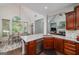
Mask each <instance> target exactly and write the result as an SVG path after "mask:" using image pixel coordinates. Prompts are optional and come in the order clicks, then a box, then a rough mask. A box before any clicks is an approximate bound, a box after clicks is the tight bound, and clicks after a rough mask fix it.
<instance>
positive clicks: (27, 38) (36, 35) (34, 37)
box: [21, 34, 43, 42]
mask: <svg viewBox="0 0 79 59" xmlns="http://www.w3.org/2000/svg"><path fill="white" fill-rule="evenodd" d="M21 38H22V39H23V40H24V41H25V42H29V41H32V40H37V39H40V38H43V34H34V35H28V36H21Z"/></svg>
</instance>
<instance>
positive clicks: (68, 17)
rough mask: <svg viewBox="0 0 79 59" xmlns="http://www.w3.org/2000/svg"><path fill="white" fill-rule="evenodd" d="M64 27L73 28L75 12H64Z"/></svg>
mask: <svg viewBox="0 0 79 59" xmlns="http://www.w3.org/2000/svg"><path fill="white" fill-rule="evenodd" d="M66 29H67V30H75V12H74V11H71V12H68V13H66Z"/></svg>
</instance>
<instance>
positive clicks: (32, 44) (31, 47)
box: [27, 41, 37, 55]
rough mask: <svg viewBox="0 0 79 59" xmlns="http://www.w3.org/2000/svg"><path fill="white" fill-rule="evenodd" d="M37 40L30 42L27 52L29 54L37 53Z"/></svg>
mask: <svg viewBox="0 0 79 59" xmlns="http://www.w3.org/2000/svg"><path fill="white" fill-rule="evenodd" d="M36 44H37V43H36V41H30V42H28V46H27V54H28V55H35V54H36Z"/></svg>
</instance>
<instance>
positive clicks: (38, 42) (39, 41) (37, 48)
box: [36, 39, 43, 54]
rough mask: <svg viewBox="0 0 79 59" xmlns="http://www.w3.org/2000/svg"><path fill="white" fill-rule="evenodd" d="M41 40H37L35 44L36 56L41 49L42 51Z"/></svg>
mask: <svg viewBox="0 0 79 59" xmlns="http://www.w3.org/2000/svg"><path fill="white" fill-rule="evenodd" d="M42 40H43V39H38V40H37V41H36V42H37V47H36V54H39V53H40V52H41V51H42V50H43V49H42V46H43V45H42Z"/></svg>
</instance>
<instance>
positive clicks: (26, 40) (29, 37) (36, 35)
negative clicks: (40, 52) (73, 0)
mask: <svg viewBox="0 0 79 59" xmlns="http://www.w3.org/2000/svg"><path fill="white" fill-rule="evenodd" d="M43 37H44V35H43V34H34V35H28V36H21V38H22V39H23V40H24V41H25V42H29V41H32V40H37V39H40V38H43ZM46 37H56V38H61V39H64V40H71V41H75V42H76V43H79V41H77V40H76V38H71V37H66V36H60V35H54V34H49V35H46Z"/></svg>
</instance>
